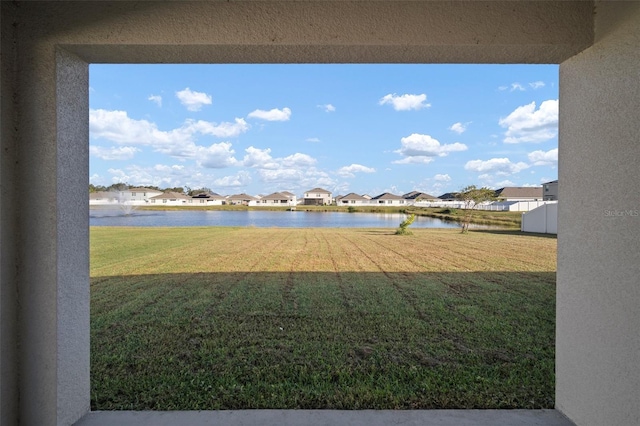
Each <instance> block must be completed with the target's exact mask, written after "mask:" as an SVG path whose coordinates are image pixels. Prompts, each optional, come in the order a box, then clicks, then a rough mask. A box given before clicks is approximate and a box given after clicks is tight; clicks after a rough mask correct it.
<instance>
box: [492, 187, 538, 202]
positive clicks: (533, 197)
mask: <svg viewBox="0 0 640 426" xmlns="http://www.w3.org/2000/svg"><path fill="white" fill-rule="evenodd" d="M495 196H496V198H497V199H498V200H499V201H542V187H541V186H539V187H521V186H507V187H504V188H500V189H496V192H495Z"/></svg>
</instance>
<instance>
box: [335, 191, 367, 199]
mask: <svg viewBox="0 0 640 426" xmlns="http://www.w3.org/2000/svg"><path fill="white" fill-rule="evenodd" d="M342 200H356V201H369V199H368V198H365V197H363V196H362V195H358V194H356V193H354V192H351V193H349V194H347V195H345V196H344V197H340V201H342Z"/></svg>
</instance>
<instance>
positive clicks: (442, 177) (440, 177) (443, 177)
mask: <svg viewBox="0 0 640 426" xmlns="http://www.w3.org/2000/svg"><path fill="white" fill-rule="evenodd" d="M433 179H434V180H437V181H438V182H449V181H450V180H451V176H449V174H444V175H441V174H437V175H435V176H434V177H433Z"/></svg>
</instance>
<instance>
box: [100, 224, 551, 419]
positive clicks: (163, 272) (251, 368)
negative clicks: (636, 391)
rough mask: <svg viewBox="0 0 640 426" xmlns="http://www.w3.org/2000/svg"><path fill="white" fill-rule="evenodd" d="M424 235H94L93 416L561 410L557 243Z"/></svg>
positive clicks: (253, 231)
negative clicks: (121, 412) (557, 403)
mask: <svg viewBox="0 0 640 426" xmlns="http://www.w3.org/2000/svg"><path fill="white" fill-rule="evenodd" d="M415 231H416V232H414V235H413V236H409V237H400V236H395V235H393V231H392V230H349V229H293V230H292V229H258V228H242V229H241V228H197V229H196V228H193V229H192V228H180V229H171V228H168V229H165V228H162V229H160V228H156V229H152V230H150V229H131V228H129V229H126V230H122V229H119V228H118V229H108V228H102V229H98V228H93V229H92V230H91V236H92V241H91V244H92V252H91V255H92V263H91V277H92V287H91V292H92V293H91V295H92V302H91V303H92V305H91V315H92V317H91V333H92V334H91V358H92V360H91V369H92V370H91V375H92V382H91V386H92V408H93V409H158V410H175V409H191V410H194V409H240V408H345V409H362V408H376V409H381V408H549V407H553V393H554V389H553V383H554V380H553V370H554V363H553V360H554V322H555V321H554V319H555V315H554V312H555V311H554V309H555V306H554V305H555V289H554V287H555V286H554V283H555V273H554V271H555V239H550V238H545V237H535V236H534V237H529V236H521V235H513V234H500V233H485V232H482V233H481V232H477V231H476V232H471V233H470V234H469V235H467V236H460V235H459V234H458V233H457V232H455V230H453V231H451V230H422V229H421V230H415ZM467 237H468V238H467ZM505 247H506V248H505ZM509 247H511V248H510V249H509ZM514 247H516V249H517V250H519V251H524V252H523V253H517V254H516V255H514V256H511V252H512V251H513V250H514ZM483 250H484V252H483ZM137 251H139V252H140V258H139V259H138V258H136V253H137ZM485 256H486V259H485ZM527 258H530V259H531V262H530V263H527V261H526V259H527ZM498 265H507V266H506V267H504V268H503V269H502V270H501V269H500V266H498ZM127 268H130V269H131V271H130V272H127Z"/></svg>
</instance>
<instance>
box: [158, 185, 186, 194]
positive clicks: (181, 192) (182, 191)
mask: <svg viewBox="0 0 640 426" xmlns="http://www.w3.org/2000/svg"><path fill="white" fill-rule="evenodd" d="M162 191H163V192H177V193H178V194H184V188H183V187H181V186H176V187H174V188H165V189H163V190H162Z"/></svg>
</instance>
